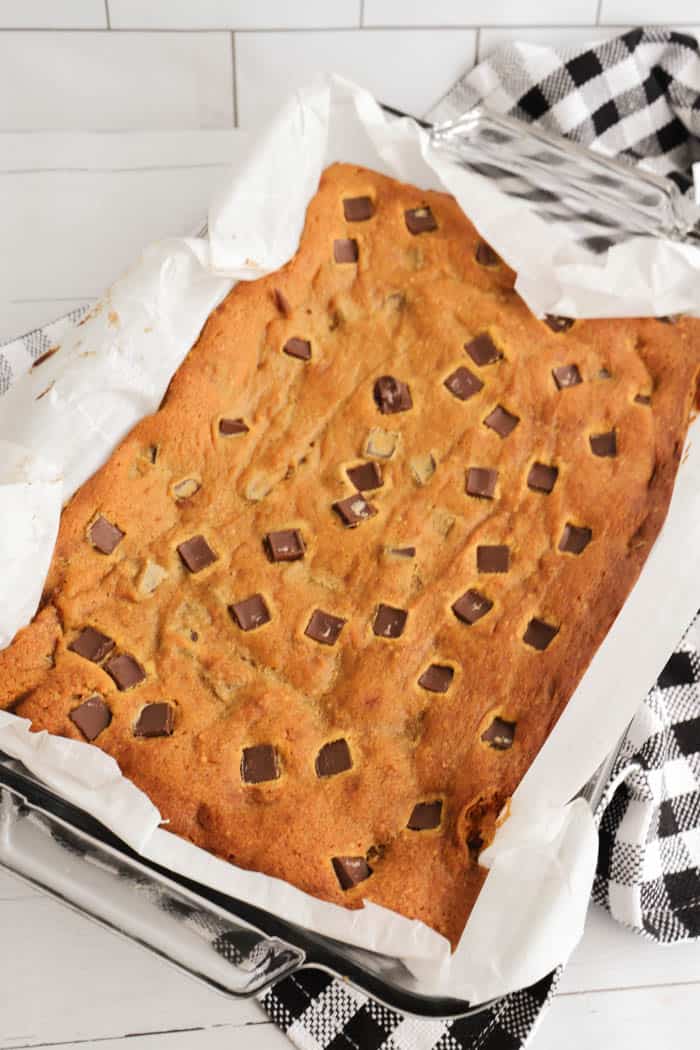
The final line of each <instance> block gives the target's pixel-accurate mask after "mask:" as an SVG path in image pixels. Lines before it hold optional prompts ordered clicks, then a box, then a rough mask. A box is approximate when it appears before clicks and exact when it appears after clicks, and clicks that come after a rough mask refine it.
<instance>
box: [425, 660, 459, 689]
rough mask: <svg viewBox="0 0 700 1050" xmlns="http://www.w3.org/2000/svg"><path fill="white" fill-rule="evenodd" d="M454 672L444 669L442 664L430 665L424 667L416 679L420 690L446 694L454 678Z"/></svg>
mask: <svg viewBox="0 0 700 1050" xmlns="http://www.w3.org/2000/svg"><path fill="white" fill-rule="evenodd" d="M454 674H455V673H454V670H453V669H452V668H451V667H445V665H444V664H431V665H430V667H426V669H425V671H423V674H422V675H421V676H420V678H419V679H418V685H419V686H420V687H421V689H427V690H428V692H429V693H446V692H447V690H448V689H449V688H450V684H451V682H452V679H453V678H454Z"/></svg>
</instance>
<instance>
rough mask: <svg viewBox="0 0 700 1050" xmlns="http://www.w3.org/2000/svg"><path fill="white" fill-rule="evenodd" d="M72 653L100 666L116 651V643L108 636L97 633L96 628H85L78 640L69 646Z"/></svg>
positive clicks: (75, 639)
mask: <svg viewBox="0 0 700 1050" xmlns="http://www.w3.org/2000/svg"><path fill="white" fill-rule="evenodd" d="M68 648H69V649H70V651H71V652H72V653H77V654H78V656H82V657H83V658H84V659H85V660H92V662H93V663H94V664H99V663H101V662H102V660H104V658H105V656H107V655H108V654H109V653H111V652H112V649H114V642H113V641H112V639H111V638H108V637H107V635H106V634H102V633H101V632H100V631H96V630H95V628H94V627H83V629H82V631H81V632H80V634H79V635H78V637H77V638H74V639H73V641H72V642H71V643H70V645H69V646H68Z"/></svg>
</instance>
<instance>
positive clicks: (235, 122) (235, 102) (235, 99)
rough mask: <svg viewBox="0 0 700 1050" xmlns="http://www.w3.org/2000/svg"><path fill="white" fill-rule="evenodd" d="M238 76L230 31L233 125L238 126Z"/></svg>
mask: <svg viewBox="0 0 700 1050" xmlns="http://www.w3.org/2000/svg"><path fill="white" fill-rule="evenodd" d="M237 81H238V78H237V77H236V34H235V32H233V33H231V90H232V91H233V126H234V128H237V127H238V82H237Z"/></svg>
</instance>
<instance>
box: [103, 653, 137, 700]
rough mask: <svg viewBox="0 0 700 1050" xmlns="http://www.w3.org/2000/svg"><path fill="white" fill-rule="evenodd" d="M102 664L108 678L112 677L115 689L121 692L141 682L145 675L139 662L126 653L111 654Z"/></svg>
mask: <svg viewBox="0 0 700 1050" xmlns="http://www.w3.org/2000/svg"><path fill="white" fill-rule="evenodd" d="M103 666H104V670H105V671H106V672H107V674H108V675H109V676H110V678H113V679H114V683H115V685H116V687H117V689H120V690H121V691H122V692H124V691H125V690H126V689H131V688H133V686H135V685H138V684H139V683H140V682H143V680H144V678H145V677H146V672H145V671H144V669H143V667H142V666H141V664H140V663H139V662H138V661H137V660H135V659H134V658H133V656H130V655H129V654H128V653H119V655H118V656H112V657H111V658H110V659H109V660H108V661H107V663H106V664H104V665H103Z"/></svg>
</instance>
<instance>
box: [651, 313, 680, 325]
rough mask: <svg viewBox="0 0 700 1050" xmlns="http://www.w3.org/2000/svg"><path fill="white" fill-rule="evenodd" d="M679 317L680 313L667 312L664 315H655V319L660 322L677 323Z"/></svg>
mask: <svg viewBox="0 0 700 1050" xmlns="http://www.w3.org/2000/svg"><path fill="white" fill-rule="evenodd" d="M680 318H681V315H680V314H668V315H667V316H665V317H657V318H656V320H657V321H661V324H678V321H679V320H680Z"/></svg>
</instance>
